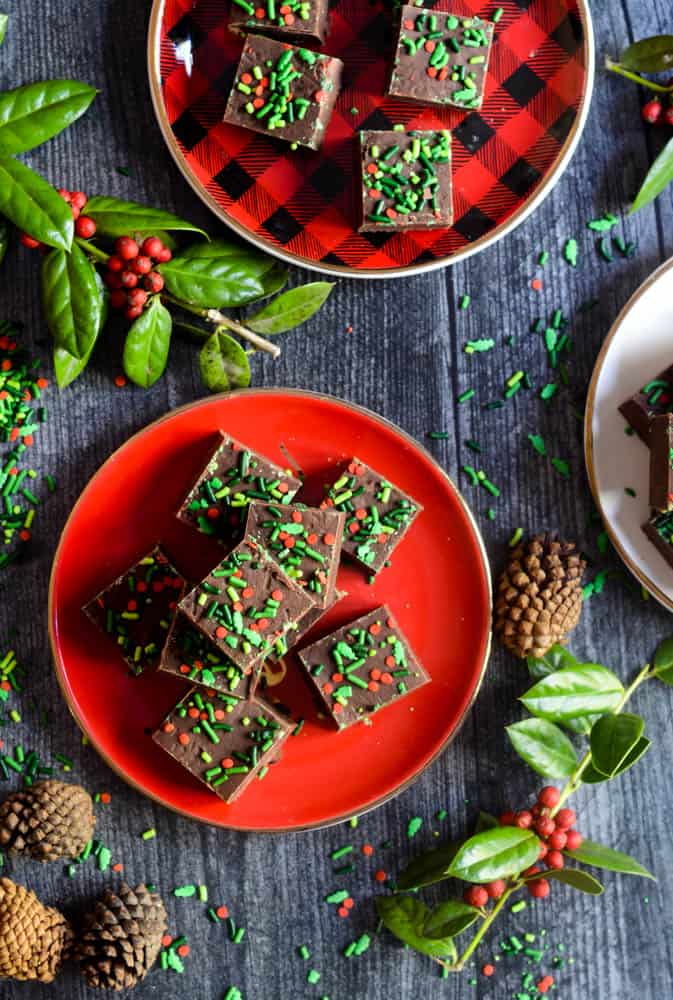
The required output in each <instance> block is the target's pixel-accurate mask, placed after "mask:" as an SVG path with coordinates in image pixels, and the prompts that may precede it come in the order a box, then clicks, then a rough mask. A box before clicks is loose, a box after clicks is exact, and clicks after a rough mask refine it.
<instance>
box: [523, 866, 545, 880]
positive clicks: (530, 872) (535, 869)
mask: <svg viewBox="0 0 673 1000" xmlns="http://www.w3.org/2000/svg"><path fill="white" fill-rule="evenodd" d="M540 871H541V868H540V866H539V865H531V866H530V868H526V870H525V872H523V873H522V874H523V875H524V876H525V877H526V878H529V877H530V876H531V875H537V874H538V872H540Z"/></svg>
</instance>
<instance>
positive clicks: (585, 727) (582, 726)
mask: <svg viewBox="0 0 673 1000" xmlns="http://www.w3.org/2000/svg"><path fill="white" fill-rule="evenodd" d="M598 719H600V714H598V715H578V716H577V718H576V719H563V721H562V722H561V725H562V726H564V727H565V728H566V729H569V730H570V731H571V733H577V735H578V736H588V735H589V733H590V732H591V729H592V726H593V725H594V724H595V723H596V721H597V720H598Z"/></svg>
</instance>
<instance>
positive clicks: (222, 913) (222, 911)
mask: <svg viewBox="0 0 673 1000" xmlns="http://www.w3.org/2000/svg"><path fill="white" fill-rule="evenodd" d="M215 913H216V914H217V916H218V917H219V918H220V920H226V919H227V917H228V916H229V910H228V909H227V907H226V906H218V908H217V909H216V910H215Z"/></svg>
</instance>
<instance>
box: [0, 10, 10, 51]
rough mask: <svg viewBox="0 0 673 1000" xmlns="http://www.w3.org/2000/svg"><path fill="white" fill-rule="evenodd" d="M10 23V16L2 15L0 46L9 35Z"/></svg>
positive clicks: (0, 20) (0, 17)
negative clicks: (8, 27) (8, 24)
mask: <svg viewBox="0 0 673 1000" xmlns="http://www.w3.org/2000/svg"><path fill="white" fill-rule="evenodd" d="M8 21H9V14H0V45H2V43H3V42H4V40H5V35H6V34H7V23H8Z"/></svg>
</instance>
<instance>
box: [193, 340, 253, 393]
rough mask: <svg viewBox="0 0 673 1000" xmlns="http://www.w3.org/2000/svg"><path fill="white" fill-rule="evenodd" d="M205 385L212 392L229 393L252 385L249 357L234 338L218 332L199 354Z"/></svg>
mask: <svg viewBox="0 0 673 1000" xmlns="http://www.w3.org/2000/svg"><path fill="white" fill-rule="evenodd" d="M199 367H200V369H201V379H202V380H203V384H204V385H205V386H206V388H207V389H210V391H211V392H228V391H229V390H230V389H244V388H245V387H246V386H248V385H250V362H249V360H248V355H247V354H246V353H245V351H244V350H243V348H242V347H241V345H240V344H239V343H238V341H237V340H234V338H233V337H230V336H229V335H228V334H227V333H225V332H224V331H223V330H216V331H215V332H214V333H213V334H212V336H210V337H209V338H208V340H207V341H206V342H205V344H204V345H203V347H202V348H201V351H200V353H199Z"/></svg>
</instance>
